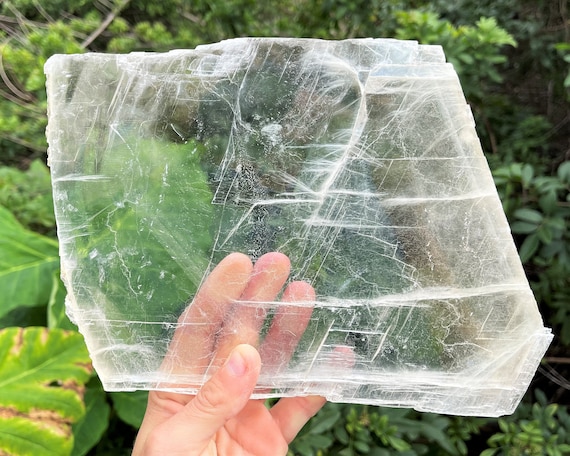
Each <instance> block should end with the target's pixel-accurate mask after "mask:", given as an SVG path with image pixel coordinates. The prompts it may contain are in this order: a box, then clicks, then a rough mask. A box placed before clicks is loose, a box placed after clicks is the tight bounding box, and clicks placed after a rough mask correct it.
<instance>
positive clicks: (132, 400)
mask: <svg viewBox="0 0 570 456" xmlns="http://www.w3.org/2000/svg"><path fill="white" fill-rule="evenodd" d="M110 396H111V399H112V400H113V405H114V406H115V411H116V412H117V414H118V415H119V418H120V419H121V420H123V421H124V422H125V423H127V424H130V425H131V426H133V427H135V428H139V427H140V426H141V423H142V419H143V417H144V413H145V410H146V404H147V400H148V391H133V392H124V393H111V394H110Z"/></svg>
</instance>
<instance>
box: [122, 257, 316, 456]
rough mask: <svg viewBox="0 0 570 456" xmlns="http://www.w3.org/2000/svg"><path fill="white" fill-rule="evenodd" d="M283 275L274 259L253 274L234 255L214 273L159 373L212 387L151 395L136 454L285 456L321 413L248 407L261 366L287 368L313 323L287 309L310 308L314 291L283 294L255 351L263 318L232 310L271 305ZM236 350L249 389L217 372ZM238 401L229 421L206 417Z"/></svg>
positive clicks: (312, 403)
mask: <svg viewBox="0 0 570 456" xmlns="http://www.w3.org/2000/svg"><path fill="white" fill-rule="evenodd" d="M288 275H289V260H288V258H287V257H285V256H284V255H281V254H276V253H272V254H267V255H264V256H263V257H261V258H260V259H259V260H258V261H257V263H256V265H255V267H252V265H251V262H250V261H249V259H248V258H247V257H245V255H240V254H232V255H230V256H228V257H226V258H225V259H224V260H223V261H222V262H221V263H220V264H219V265H218V266H217V267H216V268H215V269H214V271H212V273H211V274H210V276H209V277H208V279H207V280H206V281H205V282H204V284H203V285H202V287H201V288H200V291H199V292H198V293H197V294H196V297H195V298H194V301H193V303H192V305H190V306H189V307H188V308H187V309H186V310H185V311H184V312H183V314H182V315H181V317H180V318H179V323H180V325H179V327H178V329H177V330H176V332H175V334H174V337H173V340H172V342H171V344H170V347H169V352H168V354H167V356H166V358H165V360H164V362H163V366H162V369H163V370H164V371H165V372H169V373H171V374H173V375H174V377H176V376H177V375H180V376H184V375H188V374H196V375H199V376H202V375H204V373H207V374H208V375H209V374H210V373H212V372H213V376H212V380H211V381H209V382H208V383H207V384H206V385H205V386H204V387H203V388H202V389H201V391H200V392H199V393H198V395H196V396H192V395H186V394H179V393H172V392H168V391H152V392H151V393H150V394H149V404H148V408H147V413H146V415H145V421H144V423H143V426H142V427H141V431H140V433H139V437H138V438H137V445H136V446H135V451H134V452H133V454H137V455H138V454H145V455H153V454H170V455H176V454H185V455H226V454H228V455H256V456H257V455H267V454H272V455H279V454H286V452H287V445H288V443H289V442H291V440H293V438H294V437H295V435H296V434H297V432H299V430H300V429H301V427H302V426H303V425H304V424H305V423H306V422H307V420H308V419H309V418H310V417H311V416H312V415H313V414H314V413H316V411H317V410H318V409H319V408H320V407H322V405H323V404H324V399H323V398H320V397H297V398H285V399H281V400H280V401H279V402H278V403H277V404H276V405H275V406H274V407H272V408H271V409H268V408H267V407H266V406H265V403H264V401H261V400H250V399H249V396H250V394H251V390H252V389H253V388H254V387H255V382H256V381H257V377H258V376H259V371H260V369H261V360H263V370H264V371H268V372H271V373H272V374H275V373H276V372H278V371H279V370H280V369H282V368H283V367H285V366H286V365H287V363H288V362H289V359H290V357H291V355H292V353H293V350H294V349H295V346H296V345H297V342H298V341H299V338H300V337H301V335H302V334H303V332H304V330H305V328H306V326H307V324H308V321H309V319H310V317H311V313H312V309H311V308H310V307H309V306H307V307H305V308H304V309H305V310H304V311H301V312H299V308H297V311H296V312H288V311H287V305H286V303H287V302H294V301H313V300H314V290H313V289H312V287H311V286H310V285H308V284H307V283H305V282H292V283H290V284H289V285H288V286H287V288H286V289H285V291H284V292H283V296H282V301H283V302H284V304H283V305H281V306H280V308H279V309H278V310H277V312H276V315H275V316H274V317H273V319H272V326H271V327H270V329H269V331H268V333H267V335H266V337H265V338H264V341H263V344H262V345H261V347H259V352H257V351H256V350H255V349H253V348H252V347H257V346H258V334H259V330H260V327H261V323H262V322H263V320H264V319H265V314H264V312H263V311H260V308H258V307H256V306H242V307H239V306H236V302H237V303H239V302H240V301H245V302H252V301H253V302H255V301H257V302H271V301H274V300H275V299H276V296H277V295H278V293H279V292H280V290H281V288H282V287H283V285H284V283H285V281H286V280H287V278H288ZM228 284H231V286H228ZM213 335H215V336H213ZM197 341H201V342H202V343H201V344H197ZM241 344H248V346H249V347H248V346H244V345H241ZM236 346H239V350H240V353H241V354H242V356H245V357H246V358H247V359H248V362H247V363H246V364H247V365H248V366H250V369H251V372H247V373H246V375H247V377H246V378H247V379H248V382H249V383H247V384H244V386H240V384H239V382H236V381H235V380H234V379H232V377H231V375H230V374H227V373H226V370H227V369H220V368H221V367H222V366H224V363H225V362H226V360H227V359H228V356H229V355H230V352H232V350H233V349H234V348H235V347H236ZM189 347H190V349H189ZM197 360H200V362H198V361H197ZM224 376H226V377H227V378H224ZM180 378H182V377H180ZM174 384H175V385H177V386H179V385H180V383H176V381H174ZM240 397H241V399H240ZM235 398H238V402H237V405H236V409H235V410H232V409H229V410H226V411H225V412H224V413H225V414H226V415H227V416H215V417H214V416H210V415H211V414H212V413H211V411H212V410H214V411H215V410H224V407H226V408H227V404H228V403H229V402H230V401H231V400H232V399H235ZM196 417H200V419H199V420H198V419H196ZM210 418H211V419H210ZM196 436H199V438H197V437H196Z"/></svg>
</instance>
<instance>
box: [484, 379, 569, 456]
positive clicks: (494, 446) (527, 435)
mask: <svg viewBox="0 0 570 456" xmlns="http://www.w3.org/2000/svg"><path fill="white" fill-rule="evenodd" d="M536 397H537V402H535V403H534V404H532V405H523V406H521V407H520V408H519V410H518V411H517V413H516V415H515V416H514V417H513V418H511V419H503V418H501V419H499V420H498V425H499V430H500V431H499V432H497V433H496V434H494V435H493V436H491V437H490V438H489V440H488V443H489V447H490V448H489V449H487V450H485V451H483V453H481V456H511V455H512V456H519V455H522V456H535V455H536V456H542V455H548V456H563V455H566V454H569V453H570V415H569V414H568V410H567V409H566V408H565V407H560V406H558V405H557V404H548V403H547V399H546V396H545V395H544V393H543V392H542V391H540V390H537V391H536ZM515 419H516V421H515Z"/></svg>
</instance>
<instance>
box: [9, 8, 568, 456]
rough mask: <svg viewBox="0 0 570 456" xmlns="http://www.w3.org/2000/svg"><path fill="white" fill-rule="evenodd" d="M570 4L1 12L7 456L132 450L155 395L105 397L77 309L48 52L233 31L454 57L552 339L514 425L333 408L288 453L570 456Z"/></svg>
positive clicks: (158, 46) (156, 45)
mask: <svg viewBox="0 0 570 456" xmlns="http://www.w3.org/2000/svg"><path fill="white" fill-rule="evenodd" d="M567 8H568V4H567V2H566V1H565V0H457V1H454V2H449V1H447V0H432V1H424V0H316V1H311V0H279V1H277V0H272V1H266V2H259V1H257V0H194V1H184V0H162V1H160V2H149V1H146V0H95V1H87V0H50V1H41V2H40V1H39V0H4V1H3V2H1V3H0V412H1V413H0V453H2V452H7V453H8V454H34V455H43V454H45V455H48V454H49V455H59V454H61V455H64V454H73V455H84V454H90V455H106V454H109V455H111V454H112V455H121V454H129V451H130V447H131V445H132V441H133V439H134V436H135V434H136V429H137V427H138V426H139V424H140V420H141V417H142V413H143V412H144V406H145V393H140V392H138V393H129V394H126V393H120V394H119V393H113V394H108V393H105V392H103V390H102V388H101V385H100V383H99V381H98V379H97V377H96V375H95V374H93V373H92V372H91V369H90V367H89V362H88V361H89V360H88V357H87V354H86V351H85V349H84V347H83V346H82V344H81V342H79V343H78V342H77V340H76V337H75V336H76V335H77V334H76V333H75V332H73V326H72V325H71V323H70V322H69V321H68V320H67V318H66V317H65V314H64V311H63V304H64V297H65V290H64V289H63V287H62V284H61V282H60V280H59V271H58V255H57V240H56V237H55V223H54V216H53V211H52V200H51V191H50V178H49V172H48V169H47V168H46V166H45V161H46V147H47V145H46V141H45V134H44V130H45V127H46V96H45V90H44V83H45V78H44V75H43V64H44V63H45V61H46V59H47V58H48V57H49V56H50V55H52V54H54V53H77V52H88V51H98V52H121V53H123V52H130V51H145V50H152V51H165V50H168V49H172V48H181V47H194V46H196V45H197V44H200V43H206V42H213V41H218V40H221V39H225V38H231V37H235V36H305V37H317V38H326V39H343V38H349V37H365V36H370V37H396V38H402V39H415V40H418V41H420V42H421V43H436V44H441V45H442V46H443V47H444V49H445V51H446V54H447V56H448V59H449V60H450V61H451V62H452V63H453V64H454V65H455V68H456V70H457V71H458V73H459V75H460V78H461V81H462V84H463V88H464V90H465V93H466V96H467V98H468V101H469V103H470V104H471V106H472V109H473V112H474V115H475V118H476V122H477V128H478V133H479V135H480V137H481V140H482V143H483V147H484V150H485V153H486V155H487V158H488V161H489V163H490V166H491V169H492V171H493V173H494V176H495V180H496V184H497V187H498V189H499V193H500V196H501V198H502V201H503V205H504V208H505V211H506V213H507V216H508V218H509V221H510V223H511V228H512V231H513V234H514V236H515V241H516V243H517V245H518V247H519V252H520V255H521V258H522V260H523V264H524V266H525V269H526V272H527V274H528V277H529V279H530V281H531V285H532V288H533V290H534V291H535V293H536V296H537V299H538V301H539V306H540V310H541V312H542V314H543V316H544V319H545V322H546V324H547V325H548V326H551V327H552V328H553V329H554V333H555V334H556V338H555V340H554V343H553V344H552V346H551V348H550V350H549V352H548V353H547V356H546V358H545V359H544V362H543V364H542V366H541V367H540V369H539V373H538V374H537V376H536V378H535V380H534V382H533V384H532V385H531V389H530V391H529V393H528V395H527V397H526V398H525V400H524V402H523V403H522V404H521V406H520V407H519V408H518V409H517V411H516V413H515V414H514V415H513V416H510V417H504V418H501V419H498V420H497V419H475V418H460V417H449V416H440V415H433V414H425V413H423V414H420V413H417V412H414V411H412V410H407V409H384V408H377V407H362V406H354V405H340V404H329V405H327V406H326V407H325V408H324V409H323V410H322V412H320V413H319V414H318V415H317V416H316V417H315V418H314V419H313V420H312V421H311V422H310V423H309V424H308V425H307V426H306V427H305V429H304V430H303V431H302V433H301V434H300V435H299V436H298V438H297V439H296V441H295V442H294V443H293V444H292V445H291V454H299V455H391V454H402V455H466V454H483V455H484V456H490V455H542V454H547V455H551V456H555V455H562V454H569V453H570V416H569V414H568V403H569V399H570V396H569V394H568V388H569V386H570V384H569V382H568V380H566V379H567V378H568V377H569V373H570V357H569V356H568V348H569V346H570V234H569V230H568V226H569V224H570V196H569V189H570V148H569V141H570V139H569V137H570V135H569V134H568V133H569V130H570V128H569V125H570V110H569V106H570V90H569V89H570V23H569V20H568V9H567ZM18 327H19V328H23V329H17V328H18ZM42 327H43V329H42ZM1 328H5V329H1ZM46 328H47V329H46ZM66 330H71V332H69V331H66ZM74 366H75V367H74ZM77 366H83V368H82V369H81V368H78V367H77ZM54 395H58V397H59V398H60V402H59V405H56V404H55V403H54V402H53V401H52V400H51V398H53V397H55V396H54ZM30 397H33V398H34V401H33V403H30V400H29V398H30ZM82 398H83V400H82ZM61 403H65V404H67V405H66V406H65V407H64V406H62V405H61ZM38 410H39V412H38ZM30 411H35V414H34V413H30ZM40 412H41V413H40ZM46 417H47V418H49V419H47V418H46ZM46 419H47V421H46Z"/></svg>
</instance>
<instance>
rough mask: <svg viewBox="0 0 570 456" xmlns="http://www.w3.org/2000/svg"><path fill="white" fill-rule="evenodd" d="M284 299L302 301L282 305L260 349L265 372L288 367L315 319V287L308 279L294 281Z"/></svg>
mask: <svg viewBox="0 0 570 456" xmlns="http://www.w3.org/2000/svg"><path fill="white" fill-rule="evenodd" d="M281 301H282V302H283V303H287V302H295V303H298V304H296V305H286V304H281V305H280V306H279V308H278V309H277V311H276V313H275V316H274V317H273V321H272V322H271V327H270V328H269V331H268V333H267V336H266V337H265V339H264V341H263V344H262V345H261V348H260V350H259V352H260V355H261V359H262V362H263V372H267V373H271V374H275V373H277V372H279V371H281V370H282V369H284V368H285V367H286V366H287V364H288V363H289V361H290V359H291V357H292V356H293V353H294V351H295V348H296V347H297V344H298V343H299V340H300V339H301V337H302V336H303V333H304V332H305V329H307V325H308V324H309V321H310V319H311V315H312V313H313V306H312V303H313V302H314V301H315V290H314V289H313V287H312V286H311V285H309V284H308V283H306V282H292V283H290V284H289V286H288V287H287V288H286V289H285V292H284V293H283V297H282V299H281Z"/></svg>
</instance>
